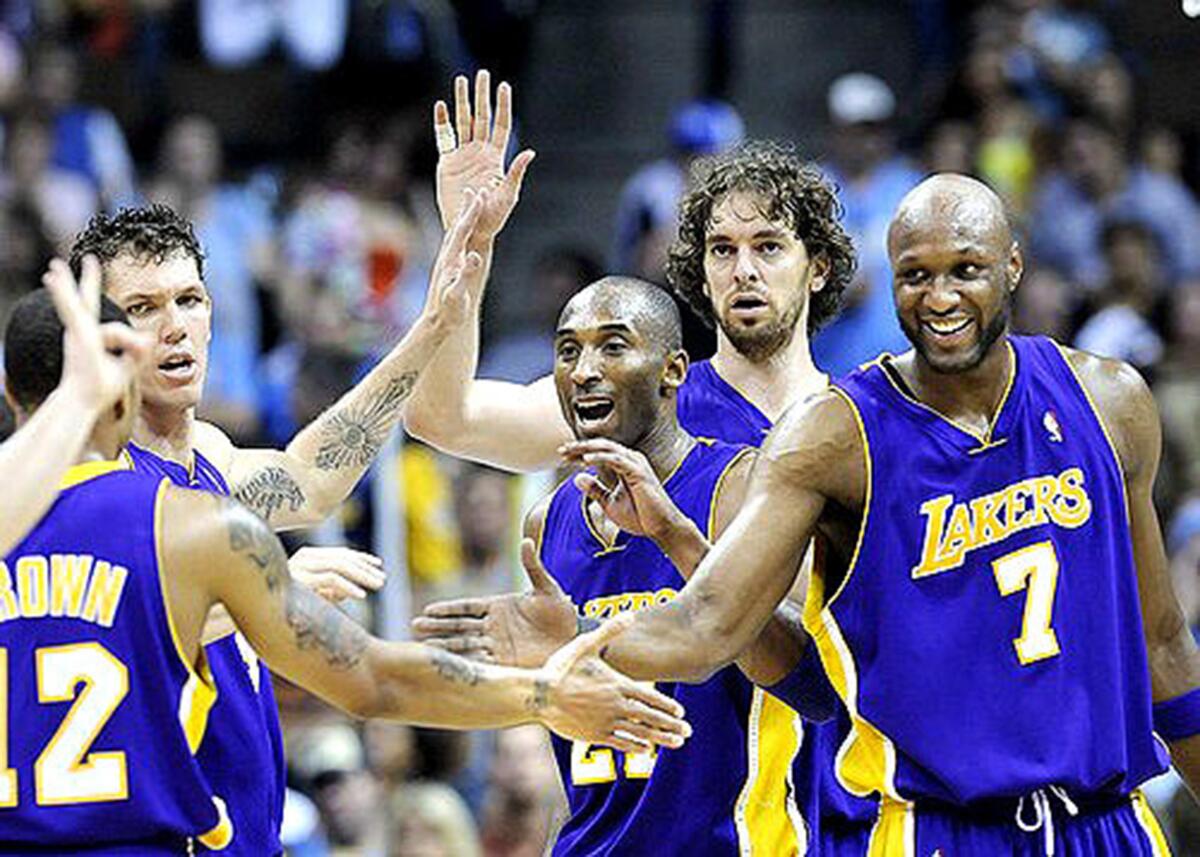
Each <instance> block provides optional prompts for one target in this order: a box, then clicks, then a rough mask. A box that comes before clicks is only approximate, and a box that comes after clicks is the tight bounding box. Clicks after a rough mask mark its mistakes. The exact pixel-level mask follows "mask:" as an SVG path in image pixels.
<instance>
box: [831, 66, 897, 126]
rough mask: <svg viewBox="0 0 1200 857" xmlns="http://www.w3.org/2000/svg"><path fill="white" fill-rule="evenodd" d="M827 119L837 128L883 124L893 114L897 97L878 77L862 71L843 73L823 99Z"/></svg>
mask: <svg viewBox="0 0 1200 857" xmlns="http://www.w3.org/2000/svg"><path fill="white" fill-rule="evenodd" d="M826 98H827V103H828V105H829V116H830V118H831V119H833V121H834V122H835V123H837V124H838V125H856V124H858V123H859V122H886V121H888V120H889V119H891V118H892V114H893V113H895V111H896V96H895V95H893V94H892V89H891V87H890V86H888V85H887V84H886V83H884V82H883V81H882V80H881V79H880V78H878V77H876V76H875V75H873V74H867V73H866V72H862V71H855V72H851V73H850V74H843V75H842V76H841V77H839V78H838V79H837V80H835V81H834V82H833V83H832V84H831V85H830V87H829V92H828V95H827V96H826Z"/></svg>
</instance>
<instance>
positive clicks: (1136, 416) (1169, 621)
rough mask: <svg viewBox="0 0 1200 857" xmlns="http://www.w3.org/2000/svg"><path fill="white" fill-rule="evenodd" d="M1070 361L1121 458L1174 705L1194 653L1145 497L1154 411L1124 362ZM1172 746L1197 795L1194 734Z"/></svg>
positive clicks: (1153, 637)
mask: <svg viewBox="0 0 1200 857" xmlns="http://www.w3.org/2000/svg"><path fill="white" fill-rule="evenodd" d="M1069 358H1070V360H1071V362H1072V364H1073V365H1074V366H1075V369H1076V371H1077V372H1078V373H1079V376H1080V379H1081V380H1082V381H1083V383H1084V386H1085V387H1086V388H1087V390H1088V392H1089V393H1090V394H1091V396H1092V399H1093V400H1094V401H1095V403H1096V406H1097V408H1098V410H1099V411H1100V415H1101V417H1102V419H1103V420H1104V423H1105V426H1106V428H1107V429H1108V431H1109V433H1110V435H1111V437H1112V439H1113V443H1114V445H1115V446H1116V448H1117V453H1118V455H1119V456H1120V460H1121V468H1122V470H1123V472H1124V476H1125V486H1126V493H1127V495H1128V502H1129V522H1130V530H1131V532H1132V537H1133V557H1134V561H1135V563H1136V564H1137V575H1138V597H1139V599H1140V601H1141V609H1142V625H1143V627H1144V629H1145V634H1146V655H1147V659H1148V661H1149V664H1150V681H1151V687H1152V692H1153V695H1154V701H1155V702H1162V701H1164V700H1169V699H1174V698H1176V697H1179V696H1182V695H1184V694H1185V693H1188V692H1190V691H1192V690H1194V689H1196V688H1198V687H1200V651H1198V650H1197V648H1196V642H1195V640H1194V638H1193V637H1192V634H1191V631H1190V630H1189V628H1188V625H1187V621H1186V620H1185V619H1184V615H1183V610H1182V608H1181V607H1180V606H1179V601H1178V599H1177V598H1176V597H1175V592H1174V589H1173V587H1172V585H1171V578H1170V573H1169V571H1168V567H1167V557H1166V551H1165V550H1164V549H1163V541H1162V530H1161V528H1160V526H1159V522H1158V516H1157V515H1156V514H1155V511H1154V504H1153V502H1152V497H1151V495H1152V490H1153V486H1154V478H1155V475H1156V474H1157V472H1158V463H1159V456H1160V454H1161V450H1162V427H1161V424H1160V422H1159V418H1158V409H1157V407H1156V406H1155V403H1154V398H1153V396H1152V395H1151V394H1150V390H1149V388H1148V387H1147V386H1146V384H1145V382H1144V381H1143V380H1142V378H1141V376H1140V375H1138V373H1137V372H1136V371H1135V370H1134V369H1132V368H1131V367H1129V366H1127V365H1126V364H1124V363H1120V362H1118V361H1114V360H1102V359H1100V358H1097V357H1093V356H1091V355H1088V354H1084V353H1082V352H1070V353H1069ZM1170 747H1171V760H1172V762H1173V763H1174V765H1175V767H1176V769H1177V770H1178V771H1179V773H1180V775H1181V776H1182V777H1183V779H1184V781H1185V782H1186V783H1187V784H1188V786H1189V787H1190V788H1191V790H1192V794H1193V795H1198V796H1200V735H1194V736H1192V737H1190V738H1186V739H1183V740H1180V741H1173V742H1171V744H1170Z"/></svg>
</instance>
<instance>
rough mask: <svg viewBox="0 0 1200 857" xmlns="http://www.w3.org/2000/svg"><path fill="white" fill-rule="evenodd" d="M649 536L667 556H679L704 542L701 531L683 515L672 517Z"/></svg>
mask: <svg viewBox="0 0 1200 857" xmlns="http://www.w3.org/2000/svg"><path fill="white" fill-rule="evenodd" d="M647 535H648V536H649V537H650V539H651V541H653V542H654V543H655V544H656V545H658V549H659V550H661V551H662V552H663V553H665V554H666V555H667V556H677V555H678V554H679V553H680V552H682V551H684V550H687V549H688V548H693V547H697V546H699V545H700V544H701V543H703V542H704V536H703V535H702V534H701V532H700V529H699V528H698V527H697V526H696V525H695V523H693V522H692V519H691V518H689V517H687V516H686V515H684V514H683V513H678V514H676V515H672V516H671V518H670V519H668V520H666V521H664V522H663V523H662V525H661V526H659V527H656V528H655V530H654V531H653V532H650V533H647Z"/></svg>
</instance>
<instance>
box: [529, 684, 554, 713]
mask: <svg viewBox="0 0 1200 857" xmlns="http://www.w3.org/2000/svg"><path fill="white" fill-rule="evenodd" d="M549 704H550V682H548V681H546V679H544V678H539V679H534V682H533V694H532V695H531V696H530V697H529V699H527V700H526V706H527V707H528V708H529V710H530V711H532V712H535V713H536V712H538V711H542V710H543V709H545V707H546V706H547V705H549Z"/></svg>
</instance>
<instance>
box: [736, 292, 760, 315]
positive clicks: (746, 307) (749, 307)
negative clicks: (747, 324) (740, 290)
mask: <svg viewBox="0 0 1200 857" xmlns="http://www.w3.org/2000/svg"><path fill="white" fill-rule="evenodd" d="M766 307H767V302H766V301H765V300H764V299H763V298H761V297H759V296H758V295H755V294H740V295H737V296H735V297H734V299H733V301H731V302H730V304H729V308H730V309H732V310H734V311H735V312H743V313H745V312H755V311H757V310H762V309H766Z"/></svg>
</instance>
